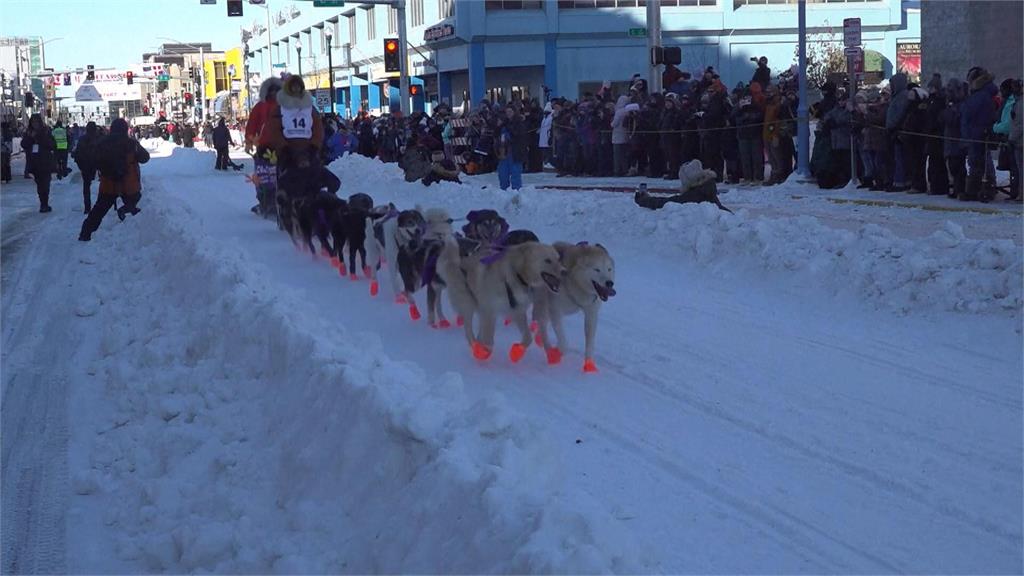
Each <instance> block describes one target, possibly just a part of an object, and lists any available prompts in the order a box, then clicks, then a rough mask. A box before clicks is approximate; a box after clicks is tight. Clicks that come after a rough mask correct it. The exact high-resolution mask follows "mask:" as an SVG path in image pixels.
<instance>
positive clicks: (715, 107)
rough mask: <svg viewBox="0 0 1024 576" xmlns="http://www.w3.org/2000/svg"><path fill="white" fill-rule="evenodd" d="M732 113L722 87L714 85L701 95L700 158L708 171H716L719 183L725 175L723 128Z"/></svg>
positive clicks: (699, 122)
mask: <svg viewBox="0 0 1024 576" xmlns="http://www.w3.org/2000/svg"><path fill="white" fill-rule="evenodd" d="M730 112H731V110H730V108H729V105H728V104H727V103H726V97H725V93H724V92H723V91H722V89H721V87H720V85H718V84H716V85H712V86H710V87H709V88H708V89H706V90H705V91H704V93H703V94H701V97H700V113H699V114H698V117H699V120H698V126H699V127H700V131H701V132H700V148H701V152H700V158H701V163H702V164H703V165H704V166H705V167H706V168H707V169H708V170H714V171H715V174H717V175H718V181H719V182H721V181H722V176H723V175H724V173H725V158H724V157H723V156H722V145H723V136H724V135H725V133H724V131H723V128H725V125H726V118H727V117H728V115H729V113H730Z"/></svg>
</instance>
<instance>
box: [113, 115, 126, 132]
mask: <svg viewBox="0 0 1024 576" xmlns="http://www.w3.org/2000/svg"><path fill="white" fill-rule="evenodd" d="M110 133H111V134H128V122H127V121H126V120H125V119H124V118H115V119H114V121H113V122H111V123H110Z"/></svg>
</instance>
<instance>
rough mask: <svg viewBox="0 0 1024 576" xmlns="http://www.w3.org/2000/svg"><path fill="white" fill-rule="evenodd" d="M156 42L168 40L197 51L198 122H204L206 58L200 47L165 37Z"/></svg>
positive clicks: (160, 37)
mask: <svg viewBox="0 0 1024 576" xmlns="http://www.w3.org/2000/svg"><path fill="white" fill-rule="evenodd" d="M157 40H170V41H171V42H174V43H175V44H181V45H182V46H188V47H189V48H192V49H198V50H199V121H200V122H205V121H206V57H205V56H204V55H203V47H202V46H193V45H192V44H187V43H185V42H182V41H181V40H175V39H174V38H168V37H166V36H158V37H157Z"/></svg>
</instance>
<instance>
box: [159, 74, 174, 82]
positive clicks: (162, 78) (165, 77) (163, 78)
mask: <svg viewBox="0 0 1024 576" xmlns="http://www.w3.org/2000/svg"><path fill="white" fill-rule="evenodd" d="M156 79H157V80H159V81H160V82H167V81H168V80H170V79H171V76H170V75H169V74H161V75H159V76H157V77H156Z"/></svg>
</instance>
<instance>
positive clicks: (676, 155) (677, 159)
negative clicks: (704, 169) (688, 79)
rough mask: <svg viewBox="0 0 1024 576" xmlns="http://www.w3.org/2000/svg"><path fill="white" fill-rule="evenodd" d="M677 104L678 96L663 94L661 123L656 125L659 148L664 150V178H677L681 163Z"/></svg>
mask: <svg viewBox="0 0 1024 576" xmlns="http://www.w3.org/2000/svg"><path fill="white" fill-rule="evenodd" d="M678 104H679V98H678V96H676V95H675V94H674V93H672V92H669V93H668V95H667V96H665V109H664V110H663V111H662V113H661V123H660V124H659V125H658V132H659V137H660V138H661V149H662V150H663V151H664V152H665V164H666V170H667V173H666V174H665V180H676V179H677V178H679V167H680V166H682V164H683V163H682V160H681V156H680V154H681V153H682V144H683V140H682V136H681V135H680V133H679V130H680V129H681V127H682V124H683V119H682V116H681V114H680V112H679V107H678Z"/></svg>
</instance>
